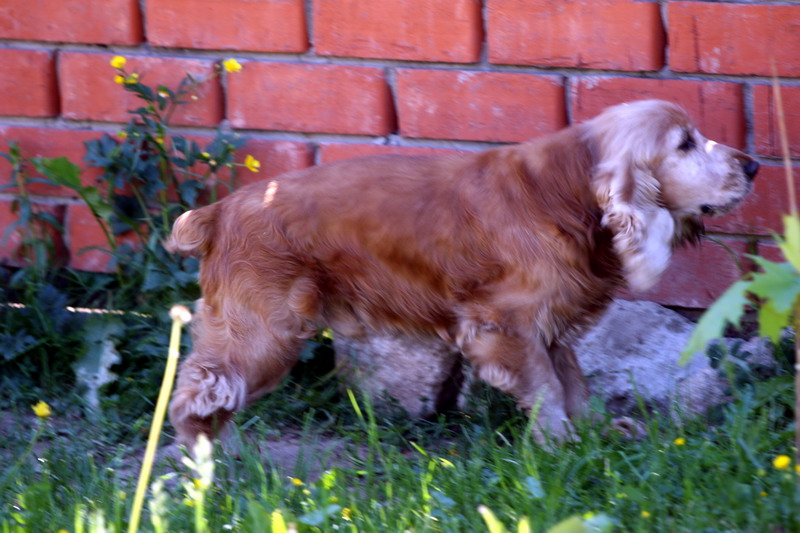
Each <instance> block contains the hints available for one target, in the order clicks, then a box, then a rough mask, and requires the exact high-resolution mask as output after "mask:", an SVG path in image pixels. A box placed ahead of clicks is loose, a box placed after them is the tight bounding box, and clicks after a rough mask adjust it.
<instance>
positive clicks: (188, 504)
mask: <svg viewBox="0 0 800 533" xmlns="http://www.w3.org/2000/svg"><path fill="white" fill-rule="evenodd" d="M183 505H185V506H186V507H194V500H188V499H186V500H183Z"/></svg>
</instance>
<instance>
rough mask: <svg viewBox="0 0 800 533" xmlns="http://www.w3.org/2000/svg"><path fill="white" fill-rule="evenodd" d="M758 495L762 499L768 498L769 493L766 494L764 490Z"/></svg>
mask: <svg viewBox="0 0 800 533" xmlns="http://www.w3.org/2000/svg"><path fill="white" fill-rule="evenodd" d="M758 495H759V496H761V497H762V498H766V497H767V493H766V492H764V491H763V490H762V491H761V492H759V493H758Z"/></svg>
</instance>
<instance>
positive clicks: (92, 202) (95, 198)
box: [78, 187, 114, 220]
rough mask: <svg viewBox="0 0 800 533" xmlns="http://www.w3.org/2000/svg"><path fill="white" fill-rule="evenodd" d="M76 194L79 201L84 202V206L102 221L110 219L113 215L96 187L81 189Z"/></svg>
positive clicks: (112, 211)
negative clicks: (79, 198) (78, 196)
mask: <svg viewBox="0 0 800 533" xmlns="http://www.w3.org/2000/svg"><path fill="white" fill-rule="evenodd" d="M78 194H80V196H81V199H82V200H83V201H84V202H86V205H88V206H89V209H91V210H92V212H93V213H94V214H96V215H97V216H99V217H100V218H102V219H103V220H108V219H110V218H111V215H113V214H114V210H113V209H112V207H111V205H110V204H109V203H108V202H107V201H106V199H105V198H103V197H102V196H101V195H100V191H98V190H97V187H83V188H82V189H81V190H80V191H78Z"/></svg>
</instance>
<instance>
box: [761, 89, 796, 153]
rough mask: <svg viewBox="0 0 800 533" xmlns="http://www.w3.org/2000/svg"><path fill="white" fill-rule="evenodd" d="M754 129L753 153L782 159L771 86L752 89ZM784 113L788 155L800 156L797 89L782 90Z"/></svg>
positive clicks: (776, 114)
mask: <svg viewBox="0 0 800 533" xmlns="http://www.w3.org/2000/svg"><path fill="white" fill-rule="evenodd" d="M753 100H754V105H753V130H754V134H755V135H754V137H755V149H756V153H758V154H762V155H772V156H782V155H783V151H782V149H781V138H780V130H779V126H778V112H777V108H776V106H775V100H774V97H773V94H772V86H769V85H757V86H756V87H754V88H753ZM781 100H782V101H783V114H784V118H785V120H786V131H787V135H788V137H789V153H790V154H791V156H792V157H800V87H781Z"/></svg>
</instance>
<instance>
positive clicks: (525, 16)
mask: <svg viewBox="0 0 800 533" xmlns="http://www.w3.org/2000/svg"><path fill="white" fill-rule="evenodd" d="M488 43H489V61H490V62H492V63H504V64H513V65H541V66H550V67H578V68H597V69H613V70H635V71H640V70H658V69H660V68H661V67H662V66H663V65H664V31H663V29H662V24H661V16H660V14H659V6H658V4H657V3H655V2H636V1H631V0H595V1H593V2H584V1H583V0H560V1H558V2H553V1H551V0H488Z"/></svg>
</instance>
